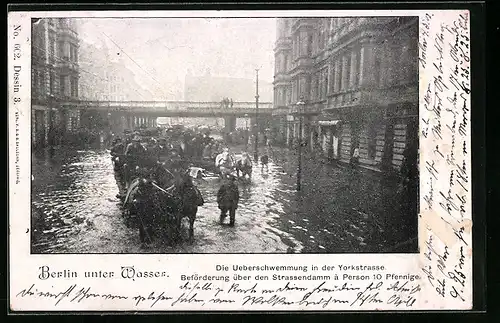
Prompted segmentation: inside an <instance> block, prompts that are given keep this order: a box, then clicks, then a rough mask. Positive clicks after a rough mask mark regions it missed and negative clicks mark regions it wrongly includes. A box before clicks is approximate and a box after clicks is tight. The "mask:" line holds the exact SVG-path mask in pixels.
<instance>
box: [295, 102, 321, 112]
mask: <svg viewBox="0 0 500 323" xmlns="http://www.w3.org/2000/svg"><path fill="white" fill-rule="evenodd" d="M321 107H322V105H318V104H311V103H306V104H305V106H304V107H303V108H302V109H299V106H298V105H296V104H293V105H292V106H290V109H289V114H292V115H297V114H299V113H300V114H304V115H318V114H320V113H321V110H322V109H321ZM299 110H300V111H299Z"/></svg>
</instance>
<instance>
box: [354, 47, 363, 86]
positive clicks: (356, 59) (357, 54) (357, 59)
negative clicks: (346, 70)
mask: <svg viewBox="0 0 500 323" xmlns="http://www.w3.org/2000/svg"><path fill="white" fill-rule="evenodd" d="M352 64H355V65H354V67H355V70H354V71H355V72H354V75H353V87H354V88H357V87H358V86H359V74H360V73H361V70H360V68H361V52H360V50H358V51H356V52H354V61H353V62H352Z"/></svg>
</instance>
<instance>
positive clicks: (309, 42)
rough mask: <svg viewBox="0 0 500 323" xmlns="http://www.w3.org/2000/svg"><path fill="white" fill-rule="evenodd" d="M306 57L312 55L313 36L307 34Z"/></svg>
mask: <svg viewBox="0 0 500 323" xmlns="http://www.w3.org/2000/svg"><path fill="white" fill-rule="evenodd" d="M306 46H307V56H311V55H312V48H313V35H312V34H309V35H308V36H307V44H306Z"/></svg>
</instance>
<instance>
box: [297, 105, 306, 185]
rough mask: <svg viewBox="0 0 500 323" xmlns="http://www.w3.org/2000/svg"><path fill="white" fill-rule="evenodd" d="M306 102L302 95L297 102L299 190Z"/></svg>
mask: <svg viewBox="0 0 500 323" xmlns="http://www.w3.org/2000/svg"><path fill="white" fill-rule="evenodd" d="M305 105H306V103H305V102H304V100H303V98H302V97H301V98H300V100H299V102H297V103H296V106H297V116H298V117H299V140H298V141H299V143H298V144H299V145H298V147H297V149H298V155H299V157H298V158H299V160H298V163H297V191H300V189H301V177H302V115H303V113H304V106H305Z"/></svg>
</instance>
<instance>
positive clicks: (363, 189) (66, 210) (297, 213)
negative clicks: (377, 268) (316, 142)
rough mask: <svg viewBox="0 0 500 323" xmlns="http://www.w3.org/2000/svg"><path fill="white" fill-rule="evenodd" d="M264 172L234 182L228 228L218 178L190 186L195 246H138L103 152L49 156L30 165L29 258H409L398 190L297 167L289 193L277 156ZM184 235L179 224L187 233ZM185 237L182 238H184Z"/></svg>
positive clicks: (287, 171) (285, 159)
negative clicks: (196, 192)
mask: <svg viewBox="0 0 500 323" xmlns="http://www.w3.org/2000/svg"><path fill="white" fill-rule="evenodd" d="M268 153H269V155H270V164H269V171H268V172H266V171H265V170H264V171H263V172H261V169H260V166H259V167H256V166H254V175H253V178H252V181H251V183H247V182H239V184H238V185H239V189H240V195H241V198H240V203H239V207H238V209H237V211H236V224H235V226H234V227H230V226H228V225H227V222H228V219H226V224H224V225H220V224H219V222H218V220H219V212H220V211H219V209H218V208H217V203H216V193H217V190H218V188H219V185H220V182H219V180H218V179H215V178H213V179H206V180H205V179H204V180H195V184H196V185H197V186H198V188H199V189H200V191H201V193H202V194H203V198H204V199H205V204H204V205H203V206H202V207H200V208H199V210H198V214H197V219H196V222H195V226H194V234H195V236H194V241H193V242H192V243H189V242H188V241H187V232H183V235H184V237H185V238H184V239H183V240H182V241H181V242H179V243H178V244H176V245H174V246H169V245H166V244H165V243H164V242H162V241H157V242H155V243H154V244H153V245H151V246H147V247H142V246H141V243H140V241H139V233H138V230H136V229H131V228H128V227H127V226H126V225H125V222H124V220H123V217H122V213H121V206H120V203H119V200H118V199H117V198H116V194H117V193H118V189H117V186H116V182H115V178H114V173H113V167H112V163H111V159H110V155H109V151H106V150H82V151H70V150H60V151H56V153H55V155H54V157H53V158H48V157H47V156H34V157H33V160H32V168H33V176H34V180H33V181H32V252H33V253H287V252H288V253H301V252H303V253H343V252H349V253H352V252H416V251H417V249H416V248H417V247H416V232H413V231H415V230H410V229H409V228H411V227H413V226H414V223H416V221H417V219H416V214H408V210H407V209H408V207H407V202H405V201H406V200H404V199H403V197H401V196H399V195H398V194H396V192H397V190H398V186H397V183H387V182H386V180H384V179H383V178H382V177H381V176H380V175H379V174H370V173H365V172H360V171H357V170H351V169H348V168H346V167H338V166H332V165H326V164H322V163H320V162H319V161H318V160H317V159H315V160H314V161H313V160H312V159H310V160H309V159H308V158H304V162H303V171H302V177H303V183H302V190H301V191H300V192H297V191H296V189H295V188H296V187H295V185H296V170H297V158H296V156H295V155H294V153H293V152H290V151H287V150H284V149H274V150H271V151H269V152H268ZM184 227H186V224H184ZM184 231H187V230H185V229H184Z"/></svg>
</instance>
